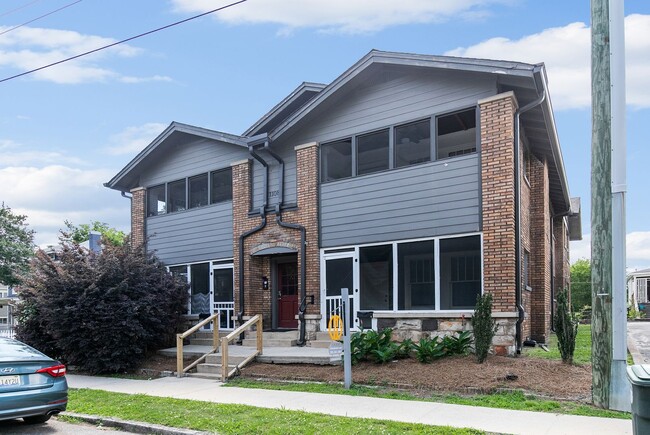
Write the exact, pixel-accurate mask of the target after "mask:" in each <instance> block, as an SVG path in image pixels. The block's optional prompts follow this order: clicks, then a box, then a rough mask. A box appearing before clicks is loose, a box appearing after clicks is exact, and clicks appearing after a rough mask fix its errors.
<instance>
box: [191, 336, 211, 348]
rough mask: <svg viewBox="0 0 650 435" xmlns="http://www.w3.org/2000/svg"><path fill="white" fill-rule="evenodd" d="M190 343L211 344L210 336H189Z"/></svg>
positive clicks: (198, 344)
mask: <svg viewBox="0 0 650 435" xmlns="http://www.w3.org/2000/svg"><path fill="white" fill-rule="evenodd" d="M190 344H195V345H197V346H212V338H190Z"/></svg>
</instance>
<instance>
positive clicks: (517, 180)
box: [514, 65, 546, 354]
mask: <svg viewBox="0 0 650 435" xmlns="http://www.w3.org/2000/svg"><path fill="white" fill-rule="evenodd" d="M542 68H543V65H536V66H535V69H534V70H533V79H534V80H535V88H536V90H537V92H538V93H539V87H538V85H537V79H536V78H535V77H536V76H537V75H538V74H539V73H540V71H541V70H542ZM545 99H546V90H545V88H544V87H543V86H542V91H541V94H540V95H539V96H538V97H537V98H536V99H535V100H534V101H531V102H530V103H528V104H526V105H525V106H524V107H521V108H519V109H517V110H516V111H515V128H514V130H515V131H514V134H515V140H514V142H515V143H514V146H515V149H514V151H515V156H514V159H515V237H516V241H515V308H516V309H517V312H518V315H517V323H516V325H515V345H516V352H517V353H518V354H520V353H521V347H522V337H521V324H522V322H523V321H524V316H525V311H524V307H523V305H522V301H521V299H522V297H521V182H520V177H521V167H520V161H519V159H520V153H519V134H520V127H519V117H520V116H521V114H522V113H526V112H528V111H529V110H531V109H533V108H535V107H536V106H539V105H540V104H542V102H543V101H544V100H545Z"/></svg>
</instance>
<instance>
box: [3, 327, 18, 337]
mask: <svg viewBox="0 0 650 435" xmlns="http://www.w3.org/2000/svg"><path fill="white" fill-rule="evenodd" d="M15 334H16V332H15V330H14V328H13V327H10V326H0V337H4V338H14V335H15Z"/></svg>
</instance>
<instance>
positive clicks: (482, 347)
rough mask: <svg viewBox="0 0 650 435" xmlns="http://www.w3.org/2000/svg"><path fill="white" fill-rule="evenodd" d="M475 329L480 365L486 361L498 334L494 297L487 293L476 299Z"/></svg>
mask: <svg viewBox="0 0 650 435" xmlns="http://www.w3.org/2000/svg"><path fill="white" fill-rule="evenodd" d="M472 327H473V328H474V349H475V351H476V359H477V360H478V362H479V363H482V362H483V361H485V359H486V358H487V356H488V352H489V351H490V346H491V345H492V338H494V333H495V332H496V329H497V327H496V322H495V321H494V319H493V318H492V295H491V294H490V293H486V294H484V295H482V296H479V297H478V298H477V299H476V307H475V308H474V315H473V316H472Z"/></svg>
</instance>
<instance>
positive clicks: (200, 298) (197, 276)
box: [190, 263, 210, 314]
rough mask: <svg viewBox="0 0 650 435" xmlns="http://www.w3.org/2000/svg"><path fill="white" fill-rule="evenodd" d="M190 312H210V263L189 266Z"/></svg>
mask: <svg viewBox="0 0 650 435" xmlns="http://www.w3.org/2000/svg"><path fill="white" fill-rule="evenodd" d="M190 285H191V295H192V296H191V314H210V263H200V264H193V265H191V266H190Z"/></svg>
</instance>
